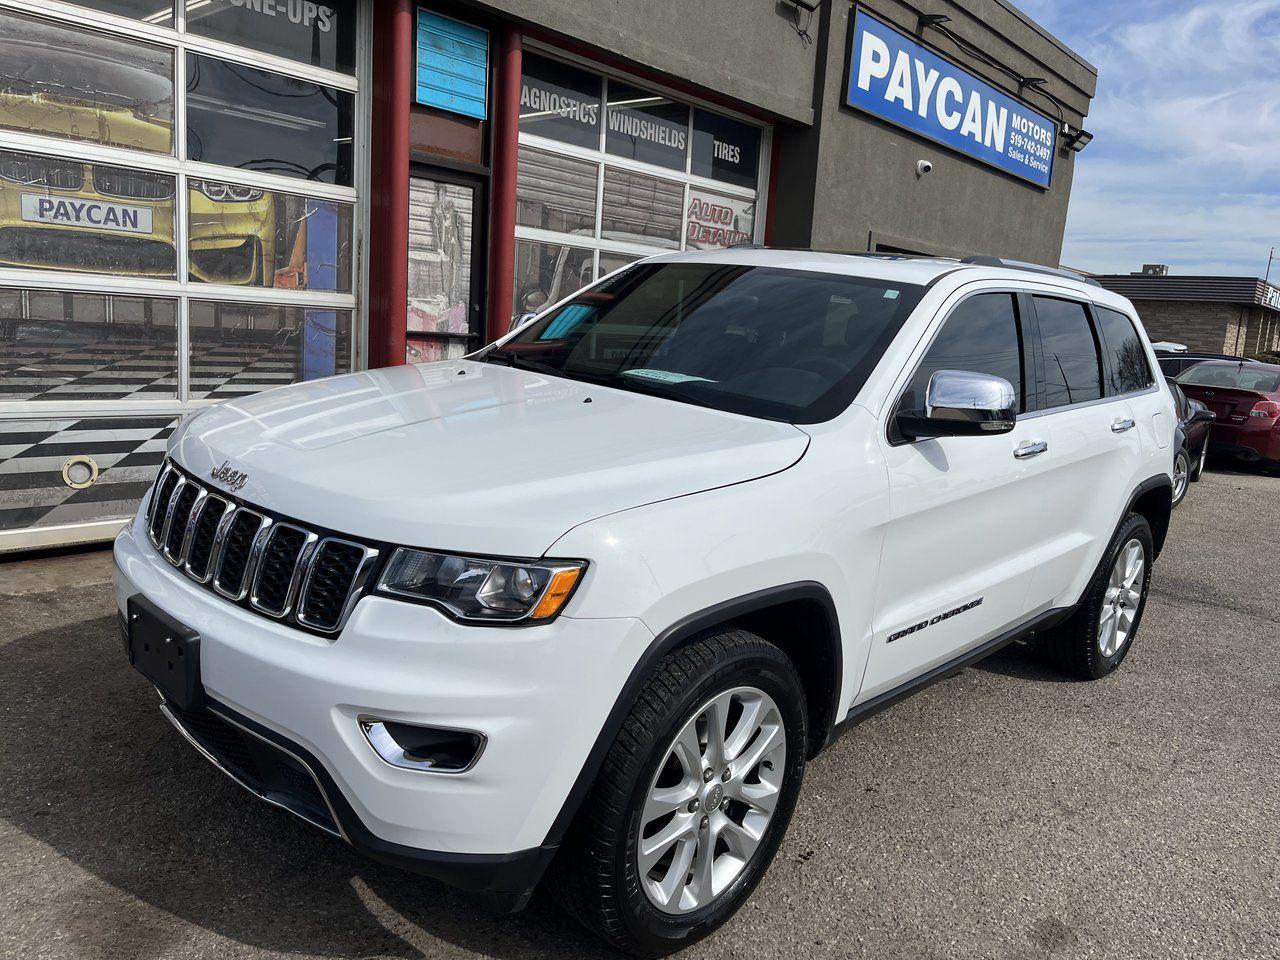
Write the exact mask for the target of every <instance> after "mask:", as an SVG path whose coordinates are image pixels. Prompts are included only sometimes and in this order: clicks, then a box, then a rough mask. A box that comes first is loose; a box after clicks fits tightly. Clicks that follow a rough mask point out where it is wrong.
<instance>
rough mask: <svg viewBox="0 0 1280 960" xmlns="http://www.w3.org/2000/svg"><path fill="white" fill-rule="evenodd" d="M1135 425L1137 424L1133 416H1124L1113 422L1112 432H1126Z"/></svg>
mask: <svg viewBox="0 0 1280 960" xmlns="http://www.w3.org/2000/svg"><path fill="white" fill-rule="evenodd" d="M1135 426H1136V424H1135V423H1134V422H1133V418H1132V417H1123V418H1121V419H1119V420H1113V421H1112V422H1111V432H1112V433H1124V432H1125V431H1126V430H1132V429H1133V428H1134V427H1135Z"/></svg>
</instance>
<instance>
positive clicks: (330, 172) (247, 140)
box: [187, 53, 355, 186]
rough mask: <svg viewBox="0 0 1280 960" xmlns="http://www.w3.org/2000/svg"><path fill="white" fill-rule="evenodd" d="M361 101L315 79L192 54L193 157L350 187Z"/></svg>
mask: <svg viewBox="0 0 1280 960" xmlns="http://www.w3.org/2000/svg"><path fill="white" fill-rule="evenodd" d="M354 104H355V97H354V96H353V95H352V94H350V93H345V92H343V91H340V90H335V89H334V88H332V87H324V86H321V85H320V84H318V83H312V82H310V81H309V80H298V79H295V78H293V77H282V76H280V75H279V74H275V73H268V72H267V71H265V70H257V69H255V68H253V67H246V66H244V65H242V64H238V63H227V62H225V61H222V60H214V59H213V58H212V57H202V56H197V55H196V54H193V53H189V54H187V157H188V159H191V160H203V161H204V162H205V163H217V164H221V165H223V166H226V167H240V168H242V169H245V170H259V171H262V172H265V173H276V174H281V175H282V176H286V177H300V178H301V179H303V180H318V181H320V182H322V183H337V184H342V185H343V186H350V185H351V142H352V112H353V109H354Z"/></svg>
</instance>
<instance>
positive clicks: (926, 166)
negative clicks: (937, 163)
mask: <svg viewBox="0 0 1280 960" xmlns="http://www.w3.org/2000/svg"><path fill="white" fill-rule="evenodd" d="M926 173H933V161H932V160H917V161H916V176H917V177H923V176H924V175H925V174H926Z"/></svg>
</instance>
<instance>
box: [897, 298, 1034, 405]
mask: <svg viewBox="0 0 1280 960" xmlns="http://www.w3.org/2000/svg"><path fill="white" fill-rule="evenodd" d="M939 370H971V371H973V372H974V373H989V374H991V375H992V376H996V377H1003V378H1004V379H1005V380H1008V381H1009V382H1010V383H1011V384H1013V392H1014V395H1015V396H1016V397H1018V401H1019V402H1018V410H1019V412H1021V411H1022V409H1023V407H1022V395H1023V394H1022V352H1021V349H1020V346H1019V342H1018V314H1017V310H1016V308H1015V306H1014V299H1013V296H1012V295H1010V294H1007V293H987V294H982V295H980V296H976V297H970V298H969V299H968V300H966V301H964V303H962V304H960V306H958V307H956V308H955V310H953V311H952V312H951V315H950V316H948V317H947V320H946V322H945V324H944V325H943V327H942V329H941V330H940V331H939V332H938V336H937V338H936V339H935V340H934V341H933V343H932V344H930V345H929V350H928V352H927V353H926V354H925V357H924V359H923V360H922V361H920V366H919V367H918V368H917V369H916V372H915V373H914V374H913V375H912V377H911V382H910V383H909V384H908V385H907V389H906V390H905V391H904V392H903V394H902V400H901V401H900V403H899V407H900V409H902V410H923V409H924V401H925V391H926V390H928V388H929V378H930V377H932V376H933V375H934V374H935V373H937V372H938V371H939Z"/></svg>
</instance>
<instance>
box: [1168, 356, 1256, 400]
mask: <svg viewBox="0 0 1280 960" xmlns="http://www.w3.org/2000/svg"><path fill="white" fill-rule="evenodd" d="M1178 382H1179V383H1181V384H1184V385H1189V386H1193V387H1223V388H1224V389H1228V390H1253V391H1255V392H1257V393H1275V392H1277V391H1278V390H1280V367H1273V366H1271V365H1269V364H1263V363H1232V362H1231V361H1226V362H1224V361H1221V360H1211V361H1209V362H1207V363H1197V364H1196V365H1195V366H1194V367H1188V368H1187V369H1186V370H1184V371H1182V373H1181V374H1180V375H1179V376H1178Z"/></svg>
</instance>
